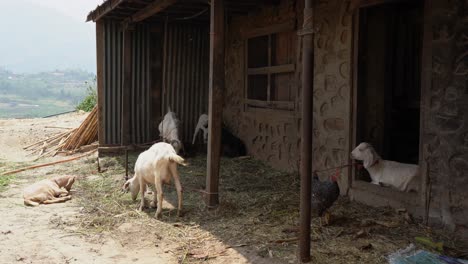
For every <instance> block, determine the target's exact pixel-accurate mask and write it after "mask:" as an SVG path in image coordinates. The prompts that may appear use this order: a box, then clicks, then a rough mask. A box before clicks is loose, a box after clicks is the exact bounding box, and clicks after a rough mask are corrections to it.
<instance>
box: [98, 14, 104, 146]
mask: <svg viewBox="0 0 468 264" xmlns="http://www.w3.org/2000/svg"><path fill="white" fill-rule="evenodd" d="M104 34H105V33H104V22H103V21H97V22H96V79H97V96H98V98H97V99H98V102H97V104H98V108H97V109H98V110H97V115H98V141H99V145H104V144H105V142H106V140H105V138H104V135H105V133H104V113H103V109H104V53H105V50H104V48H105V35H104Z"/></svg>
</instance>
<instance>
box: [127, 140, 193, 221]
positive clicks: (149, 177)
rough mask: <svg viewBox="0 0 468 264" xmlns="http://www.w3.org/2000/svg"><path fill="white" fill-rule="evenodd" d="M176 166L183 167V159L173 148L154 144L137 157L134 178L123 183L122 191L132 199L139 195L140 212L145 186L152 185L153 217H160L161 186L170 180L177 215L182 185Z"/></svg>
mask: <svg viewBox="0 0 468 264" xmlns="http://www.w3.org/2000/svg"><path fill="white" fill-rule="evenodd" d="M177 164H181V165H185V163H184V159H183V158H182V157H181V156H179V155H177V153H176V151H175V150H174V148H173V147H172V146H171V145H170V144H168V143H165V142H159V143H156V144H154V145H153V146H152V147H151V148H150V149H148V150H146V151H144V152H143V153H141V154H140V155H139V156H138V159H137V161H136V163H135V176H133V178H131V179H129V180H128V181H127V182H125V184H124V186H123V190H124V191H130V192H131V194H132V199H133V200H135V199H136V198H137V195H138V193H139V192H140V193H141V204H140V208H139V209H140V211H142V210H143V208H144V207H145V191H146V185H147V184H154V186H155V189H156V193H155V194H154V197H153V202H152V206H153V207H154V206H155V205H157V208H158V209H157V210H156V214H155V217H156V218H160V217H161V211H162V202H163V184H170V182H171V178H172V179H174V184H175V187H176V190H177V197H178V208H177V209H178V211H177V213H178V215H179V216H180V215H181V210H182V185H181V184H180V178H179V174H178V172H177Z"/></svg>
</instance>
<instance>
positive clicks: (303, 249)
mask: <svg viewBox="0 0 468 264" xmlns="http://www.w3.org/2000/svg"><path fill="white" fill-rule="evenodd" d="M313 9H314V0H305V5H304V22H303V26H302V27H303V29H302V30H303V32H307V33H305V34H304V36H303V37H302V43H303V45H302V47H303V48H302V131H301V169H300V174H301V192H300V198H301V200H300V215H299V216H300V217H299V220H300V235H299V258H300V259H299V261H300V262H301V263H306V262H310V260H311V259H310V224H311V221H310V220H311V219H310V218H311V198H312V195H311V189H312V186H311V184H312V180H311V179H312V120H313V111H312V109H313V103H314V99H313V91H314V35H313V33H312V32H313V28H314V12H313V11H314V10H313Z"/></svg>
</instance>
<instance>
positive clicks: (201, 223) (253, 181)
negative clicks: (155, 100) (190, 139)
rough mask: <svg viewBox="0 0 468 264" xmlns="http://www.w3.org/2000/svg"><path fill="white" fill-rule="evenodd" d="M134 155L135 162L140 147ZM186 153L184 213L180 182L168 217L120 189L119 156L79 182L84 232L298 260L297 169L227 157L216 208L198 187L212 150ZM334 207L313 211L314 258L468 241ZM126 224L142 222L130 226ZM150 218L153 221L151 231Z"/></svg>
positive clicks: (170, 196)
mask: <svg viewBox="0 0 468 264" xmlns="http://www.w3.org/2000/svg"><path fill="white" fill-rule="evenodd" d="M130 158H131V159H130V160H131V161H130V164H131V165H133V164H134V161H135V158H136V155H131V156H130ZM187 161H188V162H189V164H190V165H189V166H188V167H179V171H180V175H181V181H182V184H183V186H184V188H185V190H186V191H185V192H184V212H185V215H184V217H182V218H179V217H177V216H176V214H177V213H176V211H177V210H176V209H175V208H173V206H171V205H175V204H176V201H177V195H176V193H175V190H174V188H173V187H165V191H164V196H165V199H166V200H167V201H168V203H167V204H166V205H165V207H164V208H163V219H162V221H157V220H155V219H154V218H153V216H154V213H155V209H146V210H145V211H144V212H138V211H137V210H136V209H137V207H138V204H139V202H138V200H139V198H138V199H137V201H135V202H133V201H131V198H130V195H129V194H122V193H121V191H120V186H121V185H122V182H123V180H122V178H123V175H124V170H123V167H120V165H121V164H122V163H121V160H118V159H117V160H116V161H115V162H114V164H115V165H116V166H107V167H108V168H110V169H109V170H108V171H107V172H106V173H105V174H104V175H102V176H100V177H99V178H97V179H94V180H92V181H91V180H90V181H89V182H86V181H81V182H80V183H79V187H78V194H77V195H76V197H77V199H79V203H80V205H81V206H83V208H84V209H83V212H84V213H83V215H82V216H81V219H80V222H81V227H82V230H83V232H94V231H96V232H101V231H106V230H108V231H111V230H112V234H113V235H114V236H119V234H120V236H121V243H125V245H127V246H131V245H132V244H138V241H139V239H140V237H141V232H145V233H146V234H147V235H146V236H145V241H146V242H147V243H148V244H151V245H155V244H156V245H161V246H163V247H165V248H166V247H168V251H170V252H171V253H172V254H174V256H175V257H177V258H178V259H179V261H180V262H181V263H182V262H183V263H202V262H203V263H206V261H208V263H230V262H231V263H232V261H233V260H232V259H229V257H230V253H229V252H232V250H235V251H237V252H239V253H240V254H242V255H243V256H244V257H245V258H246V259H249V260H251V261H255V263H297V259H296V254H297V236H298V228H297V225H298V222H299V177H298V175H297V174H290V173H284V172H280V171H276V170H273V169H271V168H269V167H268V166H265V165H264V164H262V163H261V162H258V161H255V160H252V159H244V160H241V159H223V160H222V163H221V178H220V200H221V204H220V206H219V208H217V209H214V210H212V209H207V208H206V207H205V204H204V202H203V197H202V196H201V194H200V193H199V192H196V191H193V190H196V189H200V188H201V189H202V188H203V187H204V185H205V173H206V159H205V157H196V158H190V159H187ZM112 168H113V169H112ZM113 175H117V176H116V177H118V178H116V177H113ZM146 197H147V199H151V197H149V196H148V195H147V196H146ZM168 207H170V208H171V209H168ZM331 212H332V214H333V218H332V223H331V225H329V226H320V224H319V219H313V225H312V237H311V238H312V261H313V263H385V262H386V259H385V256H387V255H388V254H390V253H392V252H394V251H396V250H398V249H400V248H405V247H407V246H408V245H409V243H414V242H415V239H414V238H415V237H416V236H423V237H429V238H431V239H433V240H435V241H443V242H444V245H445V246H447V248H449V249H453V251H448V252H447V254H451V255H455V254H460V252H463V251H464V250H463V248H465V249H466V246H465V245H464V244H463V243H461V242H460V241H457V240H455V239H453V238H452V237H450V236H448V235H444V233H443V232H439V231H435V230H432V229H430V228H427V227H424V226H421V225H419V224H416V223H413V222H412V220H411V219H410V218H408V217H406V216H405V213H404V212H403V211H399V212H397V211H395V210H393V209H390V208H372V207H368V206H365V205H362V204H359V203H355V202H350V201H349V200H348V199H347V198H344V197H343V198H340V199H339V200H338V201H337V203H336V204H335V205H334V206H333V207H332V208H331ZM130 223H131V224H130ZM125 226H132V227H134V228H140V230H133V231H132V232H130V231H128V230H125V228H124V227H125ZM148 226H151V227H152V228H151V230H150V233H147V232H148ZM174 245H175V246H174ZM457 252H458V253H457ZM231 254H232V253H231ZM261 260H263V261H264V262H262V261H261Z"/></svg>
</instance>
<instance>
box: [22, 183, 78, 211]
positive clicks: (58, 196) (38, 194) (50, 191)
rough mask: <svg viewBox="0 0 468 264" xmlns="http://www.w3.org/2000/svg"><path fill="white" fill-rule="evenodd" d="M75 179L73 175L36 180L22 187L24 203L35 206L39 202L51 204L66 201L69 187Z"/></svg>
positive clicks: (68, 195) (69, 197) (68, 198)
mask: <svg viewBox="0 0 468 264" xmlns="http://www.w3.org/2000/svg"><path fill="white" fill-rule="evenodd" d="M75 179H76V177H75V176H59V177H55V178H52V179H45V180H42V181H40V182H36V183H34V184H33V185H31V186H29V187H26V188H25V189H24V191H23V198H24V204H25V205H31V206H37V205H39V204H41V203H43V204H52V203H60V202H65V201H68V200H70V199H71V195H70V189H71V187H72V185H73V183H74V182H75Z"/></svg>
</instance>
